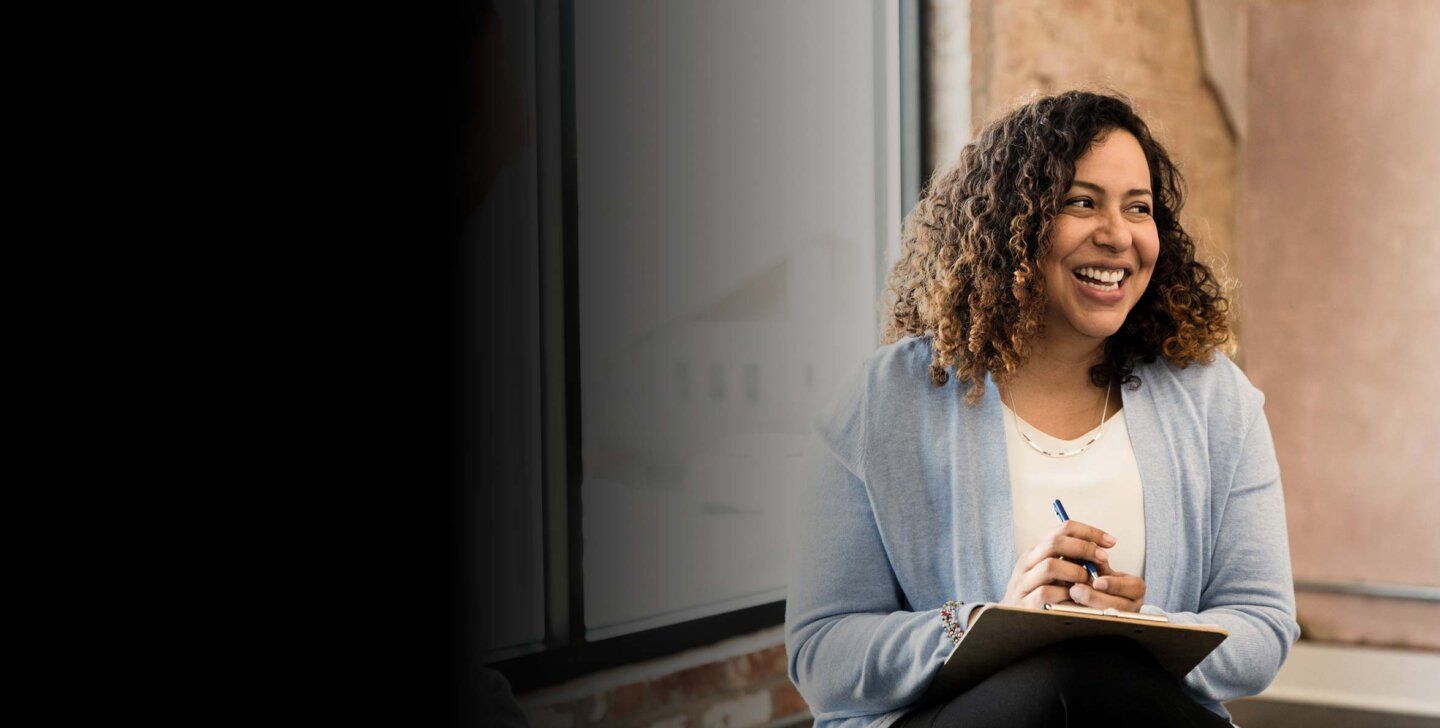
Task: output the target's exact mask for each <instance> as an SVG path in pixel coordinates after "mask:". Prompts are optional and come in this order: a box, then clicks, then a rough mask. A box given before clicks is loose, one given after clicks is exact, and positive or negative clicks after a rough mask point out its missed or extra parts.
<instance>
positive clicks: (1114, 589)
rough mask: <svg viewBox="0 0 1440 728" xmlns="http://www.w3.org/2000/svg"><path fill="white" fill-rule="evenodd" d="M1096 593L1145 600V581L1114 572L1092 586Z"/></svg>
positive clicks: (1097, 580) (1130, 575)
mask: <svg viewBox="0 0 1440 728" xmlns="http://www.w3.org/2000/svg"><path fill="white" fill-rule="evenodd" d="M1092 586H1093V587H1095V590H1096V591H1100V592H1104V593H1106V594H1109V595H1111V596H1116V597H1124V598H1126V599H1131V600H1135V601H1140V600H1142V599H1144V598H1145V580H1144V579H1142V578H1140V577H1138V576H1135V575H1133V574H1123V573H1120V572H1112V573H1109V574H1106V575H1103V576H1101V577H1100V578H1099V579H1096V580H1095V583H1094V584H1092Z"/></svg>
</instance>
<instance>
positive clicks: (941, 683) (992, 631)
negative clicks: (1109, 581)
mask: <svg viewBox="0 0 1440 728" xmlns="http://www.w3.org/2000/svg"><path fill="white" fill-rule="evenodd" d="M1088 611H1094V612H1097V613H1096V614H1089V613H1081V612H1080V611H1079V610H1075V611H1047V610H1041V609H1026V608H1023V607H1007V606H1000V605H996V606H992V607H989V608H987V609H986V610H985V611H983V612H981V613H980V616H979V617H976V618H975V622H974V624H971V625H970V629H969V630H968V631H966V632H965V635H964V636H963V637H961V638H960V644H958V645H956V646H955V649H954V650H952V651H951V652H950V656H949V657H948V658H946V659H945V664H944V665H942V666H941V667H940V672H939V673H937V674H936V675H935V679H934V680H933V681H932V682H931V683H930V687H929V688H927V689H926V690H925V694H924V695H923V696H921V698H920V703H921V704H923V703H929V702H931V701H934V700H939V699H941V698H947V697H950V696H953V695H958V694H960V693H962V692H964V691H966V690H968V689H970V688H971V687H974V686H975V685H976V684H978V683H980V682H981V681H983V680H984V679H985V678H987V677H989V676H990V675H992V674H994V673H995V672H997V671H998V670H1000V669H1001V668H1003V667H1005V666H1007V665H1010V664H1012V663H1014V662H1018V661H1020V660H1022V659H1024V658H1026V657H1029V656H1030V655H1032V654H1034V653H1036V652H1038V651H1040V650H1041V649H1044V648H1046V647H1049V646H1050V645H1053V644H1056V643H1059V642H1065V641H1067V640H1073V639H1079V638H1082V637H1125V638H1127V639H1131V640H1134V641H1135V642H1138V643H1139V644H1140V646H1141V647H1144V648H1145V649H1146V650H1147V651H1148V652H1149V653H1150V654H1151V655H1153V656H1154V657H1155V660H1156V661H1157V662H1159V663H1160V666H1161V667H1163V668H1165V671H1166V672H1168V673H1170V674H1171V675H1174V676H1175V679H1177V680H1178V679H1181V678H1183V677H1185V675H1186V674H1188V673H1189V672H1190V671H1191V670H1193V669H1195V666H1196V665H1198V664H1200V661H1201V660H1203V659H1205V656H1206V655H1208V654H1210V653H1211V652H1212V651H1213V650H1214V649H1215V648H1216V647H1217V646H1219V645H1220V643H1221V642H1224V641H1225V638H1226V637H1228V636H1230V633H1229V632H1227V631H1225V630H1224V629H1221V628H1220V627H1211V626H1206V625H1188V624H1187V625H1179V624H1170V623H1169V622H1168V621H1155V618H1154V617H1152V616H1151V615H1140V614H1137V615H1136V616H1135V617H1125V616H1118V615H1124V614H1126V613H1125V612H1114V611H1113V610H1111V613H1110V614H1102V613H1098V612H1099V610H1087V612H1088ZM1112 615H1115V616H1112Z"/></svg>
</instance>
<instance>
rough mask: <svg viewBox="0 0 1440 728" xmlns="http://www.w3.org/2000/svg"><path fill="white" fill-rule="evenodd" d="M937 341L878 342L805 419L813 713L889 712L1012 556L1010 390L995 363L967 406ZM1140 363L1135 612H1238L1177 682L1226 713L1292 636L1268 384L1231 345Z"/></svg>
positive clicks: (1273, 665)
mask: <svg viewBox="0 0 1440 728" xmlns="http://www.w3.org/2000/svg"><path fill="white" fill-rule="evenodd" d="M930 341H931V340H930V337H929V336H926V337H908V338H905V339H902V340H900V341H898V342H895V343H893V344H890V345H887V346H882V347H880V348H879V349H878V350H877V351H876V352H875V354H874V355H872V356H871V357H870V358H869V359H867V360H866V361H865V363H864V365H863V367H861V368H860V370H859V372H858V373H857V374H855V375H853V376H852V378H851V381H850V382H849V384H847V385H846V386H844V387H843V388H842V389H841V391H840V393H839V395H838V397H837V398H836V399H835V400H834V401H833V402H832V403H831V404H830V405H828V406H827V408H826V409H824V410H823V411H822V412H821V413H820V415H819V416H817V417H816V419H815V420H814V429H815V434H814V436H813V437H812V439H811V445H810V447H808V448H807V449H806V454H805V457H804V466H803V468H802V486H801V490H800V494H799V500H798V501H797V504H796V512H797V513H798V514H799V516H798V521H799V524H798V529H797V531H796V534H795V537H796V539H797V540H796V542H795V548H794V549H793V552H792V560H791V563H792V570H791V575H790V593H789V598H788V600H787V602H786V606H785V646H786V650H787V652H788V653H789V660H790V679H791V680H792V681H794V683H795V685H796V686H797V687H798V688H799V690H800V694H801V695H802V696H804V698H805V700H806V702H808V703H809V705H810V709H811V711H812V712H813V713H814V716H815V718H816V726H818V727H822V728H828V727H830V726H847V727H848V726H862V725H881V726H883V725H888V724H889V723H891V722H893V721H894V720H895V719H896V718H898V717H899V716H900V715H901V714H902V713H903V712H904V709H905V708H907V707H908V706H910V705H911V704H912V703H913V702H914V701H915V700H917V699H918V698H919V697H920V695H921V693H923V692H924V690H925V688H926V687H927V686H928V685H929V683H930V680H931V678H933V677H934V675H935V673H936V671H937V670H938V669H939V668H940V665H941V664H943V663H944V661H945V658H946V656H948V654H949V653H950V651H951V649H952V647H951V644H950V641H949V640H948V639H946V638H945V635H944V633H943V631H942V627H941V623H940V617H939V614H940V605H941V604H943V603H944V602H945V601H946V600H947V599H956V600H960V601H964V602H968V603H969V604H967V605H966V609H964V610H962V614H961V619H962V623H963V620H965V619H966V618H968V614H969V611H968V610H969V609H970V608H973V605H974V603H976V602H989V603H994V602H998V601H999V600H1000V599H1001V598H1002V597H1003V596H1004V594H1005V586H1006V583H1007V582H1008V580H1009V578H1010V572H1011V570H1012V569H1013V568H1014V564H1015V559H1016V554H1015V546H1014V535H1013V526H1012V524H1013V517H1012V514H1011V509H1010V474H1009V469H1008V466H1007V463H1006V457H1005V435H1004V430H1003V420H1002V419H1001V415H1000V398H999V394H998V392H997V391H996V389H995V385H994V383H993V382H990V381H987V382H986V388H985V396H984V398H982V399H981V400H980V401H979V402H978V403H976V404H975V406H973V407H968V406H966V405H965V402H964V396H963V389H961V388H958V387H957V386H956V382H955V379H954V376H953V375H954V372H953V370H952V371H951V375H952V376H951V380H950V382H948V383H947V384H946V386H944V387H940V388H934V387H932V386H930V382H929V375H928V366H929V362H930V358H931V354H930ZM1135 373H1136V374H1137V375H1138V376H1139V377H1140V379H1141V386H1140V388H1139V389H1135V390H1132V389H1129V388H1128V387H1126V388H1122V391H1123V397H1124V403H1125V418H1126V423H1127V425H1128V427H1129V430H1130V439H1131V443H1132V444H1133V446H1134V449H1135V459H1136V461H1137V462H1138V464H1139V466H1140V476H1141V481H1142V483H1143V489H1144V497H1145V577H1146V586H1147V589H1148V592H1147V594H1146V596H1145V606H1144V608H1143V611H1147V612H1152V613H1164V614H1167V615H1169V617H1170V621H1172V622H1176V623H1181V624H1213V625H1219V626H1221V627H1223V628H1225V629H1227V630H1229V632H1230V637H1229V638H1228V639H1226V640H1225V642H1224V643H1222V644H1221V646H1220V647H1219V648H1218V649H1216V650H1215V652H1213V653H1212V654H1211V655H1210V656H1209V657H1207V658H1206V659H1205V661H1204V662H1202V663H1200V665H1199V666H1198V667H1196V669H1195V670H1194V671H1192V672H1191V673H1190V674H1189V675H1188V676H1187V677H1186V678H1185V681H1184V682H1185V688H1186V690H1187V691H1188V692H1189V693H1190V695H1191V696H1193V697H1194V698H1195V700H1197V701H1198V702H1200V703H1201V704H1202V705H1204V706H1205V707H1206V708H1208V709H1210V710H1211V711H1214V712H1215V713H1218V714H1220V715H1223V716H1226V717H1228V716H1229V714H1228V712H1227V711H1226V710H1225V708H1224V706H1223V705H1221V704H1220V701H1224V700H1230V699H1232V698H1237V697H1241V696H1245V695H1254V694H1256V693H1259V692H1260V691H1261V690H1263V689H1264V688H1265V686H1266V685H1269V684H1270V681H1271V680H1272V679H1274V677H1275V673H1276V671H1278V670H1279V669H1280V665H1281V663H1282V662H1284V661H1285V656H1286V655H1287V654H1288V652H1289V649H1290V645H1291V644H1293V643H1294V642H1295V640H1296V638H1298V637H1299V635H1300V627H1299V625H1297V624H1296V623H1295V597H1294V591H1293V586H1292V583H1291V578H1290V551H1289V545H1288V542H1287V539H1286V534H1285V504H1284V502H1283V500H1282V496H1281V490H1280V471H1279V467H1278V466H1277V465H1276V462H1275V449H1274V445H1273V444H1272V443H1271V440H1270V428H1269V425H1268V424H1267V423H1266V420H1265V413H1264V411H1263V409H1262V406H1263V404H1264V396H1263V395H1262V394H1261V393H1260V392H1259V390H1257V389H1255V387H1254V386H1252V385H1251V384H1250V382H1249V380H1248V379H1246V378H1245V375H1244V374H1243V373H1241V371H1240V369H1239V368H1238V367H1236V366H1235V365H1234V364H1233V363H1232V362H1231V361H1230V360H1229V359H1228V358H1225V357H1224V356H1223V355H1217V356H1216V359H1215V361H1214V362H1213V363H1212V364H1209V365H1203V364H1192V365H1191V366H1189V367H1188V368H1186V369H1178V368H1176V367H1173V366H1171V365H1169V364H1167V363H1165V362H1164V361H1163V360H1161V361H1158V362H1156V363H1153V364H1140V365H1137V366H1136V368H1135ZM1095 525H1098V526H1101V527H1104V524H1103V523H1097V524H1095ZM1117 699H1123V696H1122V695H1119V694H1117Z"/></svg>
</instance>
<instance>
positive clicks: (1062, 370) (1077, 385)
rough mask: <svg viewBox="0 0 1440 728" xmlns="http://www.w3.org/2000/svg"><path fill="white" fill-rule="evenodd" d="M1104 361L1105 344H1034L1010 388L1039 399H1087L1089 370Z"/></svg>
mask: <svg viewBox="0 0 1440 728" xmlns="http://www.w3.org/2000/svg"><path fill="white" fill-rule="evenodd" d="M1104 360H1105V343H1104V342H1103V341H1102V342H1100V343H1099V344H1096V343H1095V342H1094V340H1086V341H1055V340H1045V339H1042V340H1040V341H1037V342H1035V344H1034V346H1033V348H1032V349H1031V351H1030V356H1028V357H1027V358H1026V360H1025V364H1024V365H1023V366H1021V367H1020V369H1019V370H1018V371H1017V372H1016V373H1015V374H1014V375H1013V376H1012V377H1011V380H1010V386H1011V387H1012V388H1019V389H1022V390H1023V391H1025V392H1034V393H1035V394H1036V395H1039V396H1046V397H1066V396H1087V397H1088V396H1090V393H1091V392H1093V391H1094V390H1095V385H1094V383H1093V382H1092V381H1091V379H1090V369H1091V368H1092V367H1094V366H1095V365H1096V364H1100V363H1101V362H1103V361H1104Z"/></svg>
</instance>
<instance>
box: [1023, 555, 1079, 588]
mask: <svg viewBox="0 0 1440 728" xmlns="http://www.w3.org/2000/svg"><path fill="white" fill-rule="evenodd" d="M1088 581H1090V574H1089V572H1087V571H1085V567H1083V566H1081V565H1079V564H1077V563H1074V562H1071V561H1061V560H1060V559H1045V560H1044V561H1041V562H1040V563H1038V564H1036V565H1034V566H1032V567H1030V570H1029V571H1026V572H1025V573H1024V574H1022V575H1021V576H1020V579H1019V581H1018V582H1016V584H1015V592H1016V593H1018V594H1021V595H1025V594H1029V593H1030V592H1032V591H1034V590H1036V589H1038V588H1040V587H1042V586H1046V585H1050V584H1055V583H1056V582H1060V583H1059V584H1058V586H1065V587H1068V586H1070V584H1073V583H1075V582H1088Z"/></svg>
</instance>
